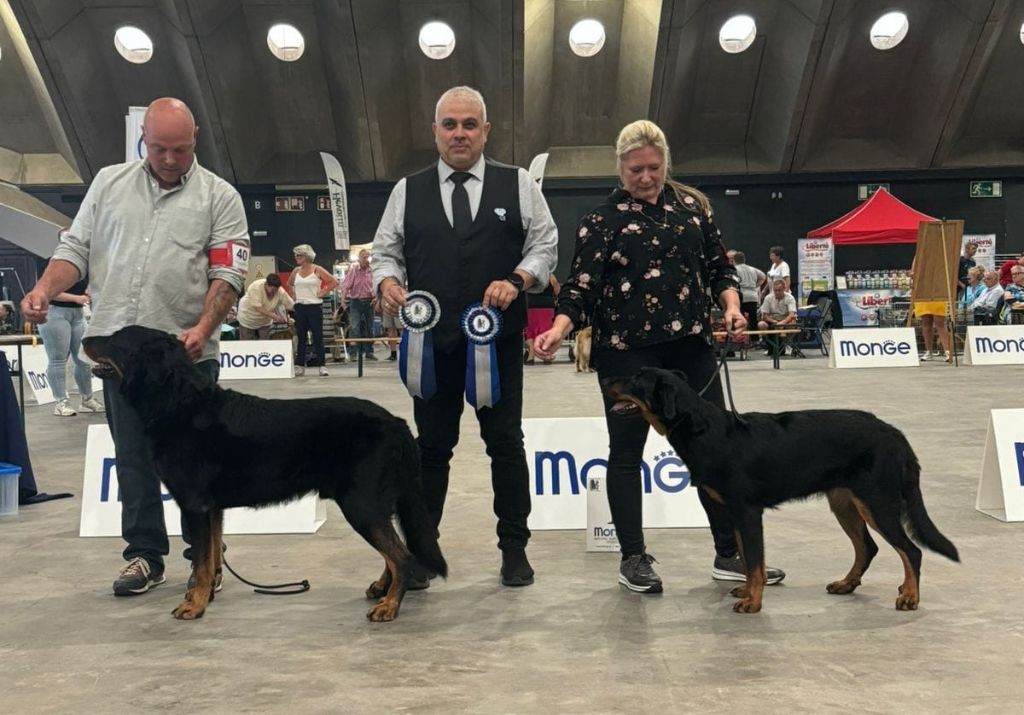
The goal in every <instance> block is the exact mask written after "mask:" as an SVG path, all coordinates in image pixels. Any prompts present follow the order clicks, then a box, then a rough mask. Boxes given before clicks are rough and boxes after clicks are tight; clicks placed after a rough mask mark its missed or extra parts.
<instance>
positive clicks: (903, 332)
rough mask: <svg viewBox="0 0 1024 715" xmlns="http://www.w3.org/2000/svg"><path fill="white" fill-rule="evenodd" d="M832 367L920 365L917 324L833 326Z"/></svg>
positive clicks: (830, 355) (830, 356)
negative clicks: (887, 326) (837, 328)
mask: <svg viewBox="0 0 1024 715" xmlns="http://www.w3.org/2000/svg"><path fill="white" fill-rule="evenodd" d="M829 363H830V364H831V366H832V367H917V366H918V358H917V337H916V336H915V334H914V329H913V328H859V329H857V330H833V331H832V350H831V351H829Z"/></svg>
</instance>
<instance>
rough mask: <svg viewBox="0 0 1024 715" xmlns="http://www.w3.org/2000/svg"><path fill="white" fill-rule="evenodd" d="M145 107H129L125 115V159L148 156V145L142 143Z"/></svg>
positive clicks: (135, 159) (133, 159)
mask: <svg viewBox="0 0 1024 715" xmlns="http://www.w3.org/2000/svg"><path fill="white" fill-rule="evenodd" d="M145 116H146V108H145V107H128V114H126V115H124V160H125V161H138V160H139V159H145V158H146V145H145V144H143V143H142V120H143V118H144V117H145Z"/></svg>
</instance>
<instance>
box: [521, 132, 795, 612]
mask: <svg viewBox="0 0 1024 715" xmlns="http://www.w3.org/2000/svg"><path fill="white" fill-rule="evenodd" d="M615 154H616V158H617V162H618V169H619V178H620V179H621V181H622V186H621V188H618V189H616V190H615V191H613V192H612V194H611V195H610V196H609V197H608V198H607V199H606V200H605V201H604V202H603V203H602V204H600V205H599V206H597V207H596V208H595V209H594V210H593V211H591V212H590V213H589V214H587V215H586V216H584V217H583V219H582V220H581V221H580V225H579V229H578V231H577V236H578V237H579V241H578V244H577V250H576V257H575V259H574V260H573V263H572V268H571V275H570V276H569V278H568V279H567V280H566V281H565V283H563V284H562V290H561V292H560V293H559V295H558V302H557V307H556V309H555V319H554V322H553V324H552V327H551V328H550V329H549V330H548V331H547V332H545V333H542V334H541V335H539V336H538V337H537V338H536V340H535V342H534V350H535V351H536V353H537V354H538V355H539V356H541V357H542V358H546V357H552V356H553V355H554V352H555V351H556V350H557V349H558V347H559V345H561V343H562V340H564V339H565V337H566V336H567V335H568V334H569V332H570V331H572V330H573V329H574V328H576V327H581V325H582V323H583V322H584V320H585V317H589V319H590V323H591V324H592V325H593V328H594V337H593V345H594V347H593V352H592V353H591V356H592V362H593V363H596V366H597V373H598V379H599V380H601V379H604V378H607V377H619V376H623V375H632V374H634V373H636V372H637V371H638V370H639V369H640V368H642V367H648V366H650V367H663V368H672V369H681V370H685V371H686V374H687V376H688V377H689V379H690V384H691V385H694V386H696V387H697V389H700V387H702V386H703V385H704V384H705V383H707V382H708V381H709V380H712V378H713V377H714V375H715V371H716V367H717V366H716V363H715V354H714V348H713V347H712V344H711V340H712V335H711V325H710V312H711V307H712V304H711V299H710V298H709V292H710V294H711V295H713V296H714V297H715V299H716V300H717V301H718V303H719V305H721V307H722V308H723V309H724V311H725V321H726V325H728V326H729V329H730V331H732V332H734V333H742V332H743V331H744V330H745V329H746V320H745V319H744V317H743V314H742V313H741V312H740V284H739V280H738V279H737V277H736V269H735V268H734V267H733V266H732V265H731V264H730V262H729V259H728V258H727V257H726V254H725V247H724V246H723V245H722V238H721V234H720V233H719V231H718V228H717V227H716V226H715V223H714V220H713V219H712V211H711V204H710V202H709V201H708V198H707V197H706V196H705V195H704V194H702V193H701V192H700V191H697V190H696V189H694V188H692V187H689V186H684V185H683V184H680V183H678V182H676V181H674V180H672V178H671V177H670V173H671V169H672V159H671V154H670V152H669V147H668V143H667V142H666V140H665V135H664V133H663V132H662V131H661V129H660V128H658V126H657V125H656V124H654V123H652V122H649V121H646V120H640V121H636V122H633V123H632V124H629V125H627V126H626V127H625V128H624V129H623V130H622V131H621V132H620V134H619V138H618V141H617V142H616V148H615ZM705 398H707V399H709V400H710V401H711V402H713V403H714V404H716V405H718V406H720V407H722V406H724V401H723V399H722V389H721V385H720V383H719V381H718V380H717V379H715V380H714V382H713V383H712V384H711V386H710V388H709V389H708V391H707V392H706V393H705ZM604 401H605V420H606V422H607V425H608V435H609V455H608V471H607V487H608V502H609V505H610V506H611V512H612V519H613V521H614V522H615V527H616V533H617V534H618V538H619V546H620V549H621V551H622V562H621V564H620V567H619V583H620V584H622V585H623V586H625V587H626V588H628V589H629V590H631V591H636V592H640V593H659V592H661V590H662V584H661V579H660V578H659V577H658V574H657V573H655V571H654V568H653V566H652V565H651V564H652V562H653V561H654V558H653V557H652V556H650V555H649V554H647V553H646V550H645V546H644V534H643V523H642V510H641V495H642V485H641V473H640V469H641V464H642V461H643V451H644V443H645V442H646V441H647V434H648V431H649V425H648V424H647V422H646V421H644V419H643V418H642V417H640V416H638V415H635V416H622V415H615V414H612V413H611V412H610V408H611V406H612V404H613V403H614V400H612V399H611V398H609V397H607V396H604ZM727 448H728V445H722V449H727ZM698 494H699V495H700V499H701V504H702V505H703V506H704V509H705V511H707V513H708V519H709V521H710V523H711V531H712V534H713V536H714V541H715V551H716V557H715V561H714V568H713V572H712V574H713V576H714V578H717V579H721V580H729V581H745V580H746V573H745V569H744V567H743V564H742V561H741V559H740V557H739V553H738V550H737V546H736V538H735V535H734V529H733V524H732V520H731V518H730V516H729V515H728V513H726V511H725V509H724V508H723V507H722V506H721V505H719V504H716V503H715V502H712V501H711V500H710V499H709V498H708V497H707V495H705V494H704V492H703V491H699V492H698ZM767 577H768V583H778V582H779V581H781V580H782V579H783V578H784V577H785V574H784V573H782V571H780V570H778V569H773V568H769V569H768V570H767Z"/></svg>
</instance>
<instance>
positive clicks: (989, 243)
mask: <svg viewBox="0 0 1024 715" xmlns="http://www.w3.org/2000/svg"><path fill="white" fill-rule="evenodd" d="M968 241H974V243H976V244H977V246H978V252H977V253H975V254H974V262H975V263H976V264H977V265H979V266H984V267H985V270H987V271H994V270H996V235H995V234H994V233H974V234H967V233H965V234H964V237H963V241H962V243H961V245H960V255H961V256H962V255H964V246H966V245H967V242H968Z"/></svg>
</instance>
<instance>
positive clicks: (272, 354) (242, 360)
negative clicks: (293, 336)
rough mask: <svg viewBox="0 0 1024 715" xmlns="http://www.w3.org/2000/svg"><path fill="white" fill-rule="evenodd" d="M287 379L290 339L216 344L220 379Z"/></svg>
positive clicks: (288, 375)
mask: <svg viewBox="0 0 1024 715" xmlns="http://www.w3.org/2000/svg"><path fill="white" fill-rule="evenodd" d="M291 376H292V341H291V340H222V341H221V343H220V379H221V380H265V379H268V378H275V377H278V378H283V377H291Z"/></svg>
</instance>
